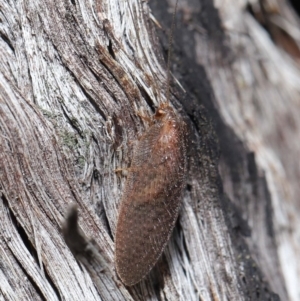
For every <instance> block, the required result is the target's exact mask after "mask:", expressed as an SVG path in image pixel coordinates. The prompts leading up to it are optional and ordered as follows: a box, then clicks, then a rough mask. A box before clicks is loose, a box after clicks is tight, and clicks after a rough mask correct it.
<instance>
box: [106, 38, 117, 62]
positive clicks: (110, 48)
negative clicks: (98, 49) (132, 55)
mask: <svg viewBox="0 0 300 301" xmlns="http://www.w3.org/2000/svg"><path fill="white" fill-rule="evenodd" d="M107 50H108V52H109V54H110V55H111V57H112V58H113V59H114V60H116V56H115V52H114V50H113V45H112V42H111V39H109V40H108V46H107Z"/></svg>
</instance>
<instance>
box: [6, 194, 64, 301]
mask: <svg viewBox="0 0 300 301" xmlns="http://www.w3.org/2000/svg"><path fill="white" fill-rule="evenodd" d="M2 199H3V203H4V205H5V207H6V208H7V209H8V212H9V215H10V218H11V221H12V224H13V225H14V227H15V229H16V231H17V232H18V233H19V236H20V238H21V240H22V241H23V243H24V246H25V247H26V248H27V250H28V251H29V253H30V254H31V256H32V257H33V258H34V259H35V262H36V263H37V265H38V266H39V261H38V256H37V252H36V249H35V247H34V246H33V244H32V243H31V241H30V240H29V238H28V236H27V234H26V232H25V230H24V229H23V227H22V226H21V225H20V224H19V223H18V221H17V218H16V216H15V214H14V213H13V211H12V210H11V208H10V207H9V202H8V200H7V199H6V198H5V196H4V195H2ZM12 254H13V253H12ZM13 256H14V258H15V260H16V262H17V263H18V265H19V267H20V268H21V270H22V271H23V273H24V274H25V275H26V277H27V279H28V280H29V281H30V283H31V284H32V286H33V288H34V289H35V291H36V292H37V294H38V295H39V296H40V298H41V299H42V300H45V301H47V299H46V297H45V296H44V294H43V293H42V291H41V290H40V288H39V287H38V285H37V284H36V282H35V281H34V279H33V278H32V277H31V275H30V274H28V273H27V270H26V268H25V267H23V265H22V263H21V262H20V261H19V260H18V258H17V257H16V256H15V255H14V254H13ZM42 264H43V263H42ZM43 267H44V265H43ZM40 268H41V267H40ZM44 272H45V275H46V270H45V267H44ZM47 280H48V282H49V283H50V284H51V282H52V280H51V279H50V278H49V279H48V278H47ZM51 286H52V287H53V290H54V291H55V292H56V294H57V297H58V298H59V300H61V298H60V295H59V293H58V290H57V288H56V287H55V286H54V285H51Z"/></svg>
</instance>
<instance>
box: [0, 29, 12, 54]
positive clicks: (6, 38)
mask: <svg viewBox="0 0 300 301" xmlns="http://www.w3.org/2000/svg"><path fill="white" fill-rule="evenodd" d="M0 38H1V39H2V40H3V41H4V42H5V43H6V44H7V45H8V47H9V48H10V49H11V51H12V52H13V53H15V48H14V46H13V45H12V43H11V41H10V39H9V38H8V36H7V35H6V34H5V33H3V32H2V31H0Z"/></svg>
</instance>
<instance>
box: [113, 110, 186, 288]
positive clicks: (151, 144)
mask: <svg viewBox="0 0 300 301" xmlns="http://www.w3.org/2000/svg"><path fill="white" fill-rule="evenodd" d="M185 132H186V126H185V123H184V122H183V121H182V119H181V118H180V117H178V116H177V115H176V114H175V113H174V110H173V109H172V108H171V107H169V106H168V107H167V110H166V113H165V115H164V116H163V117H162V118H161V119H159V120H158V121H157V122H156V123H155V124H153V125H152V126H151V127H150V128H149V129H148V131H146V133H145V134H144V135H143V136H142V138H141V139H140V141H139V142H138V144H137V146H136V149H135V150H134V155H133V158H132V163H131V167H130V169H129V174H128V178H127V181H126V186H125V191H124V194H123V197H122V201H121V205H120V210H119V218H118V223H117V230H116V268H117V272H118V274H119V276H120V278H121V280H122V281H123V282H124V284H126V285H133V284H135V283H137V282H139V281H140V280H141V279H142V278H143V277H144V276H145V275H146V274H147V273H148V272H149V271H150V270H151V269H152V267H153V266H154V265H155V263H156V262H157V260H158V258H159V256H160V255H161V253H162V251H163V249H164V247H165V245H166V244H167V242H168V239H169V237H170V235H171V232H172V230H173V228H174V225H175V222H176V219H177V216H178V211H179V207H180V200H181V193H182V188H183V185H184V177H185V170H186V146H185Z"/></svg>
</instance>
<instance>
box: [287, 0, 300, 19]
mask: <svg viewBox="0 0 300 301" xmlns="http://www.w3.org/2000/svg"><path fill="white" fill-rule="evenodd" d="M289 1H290V3H291V4H292V6H293V7H294V9H295V11H296V12H297V14H298V15H299V16H300V2H299V0H289Z"/></svg>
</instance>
